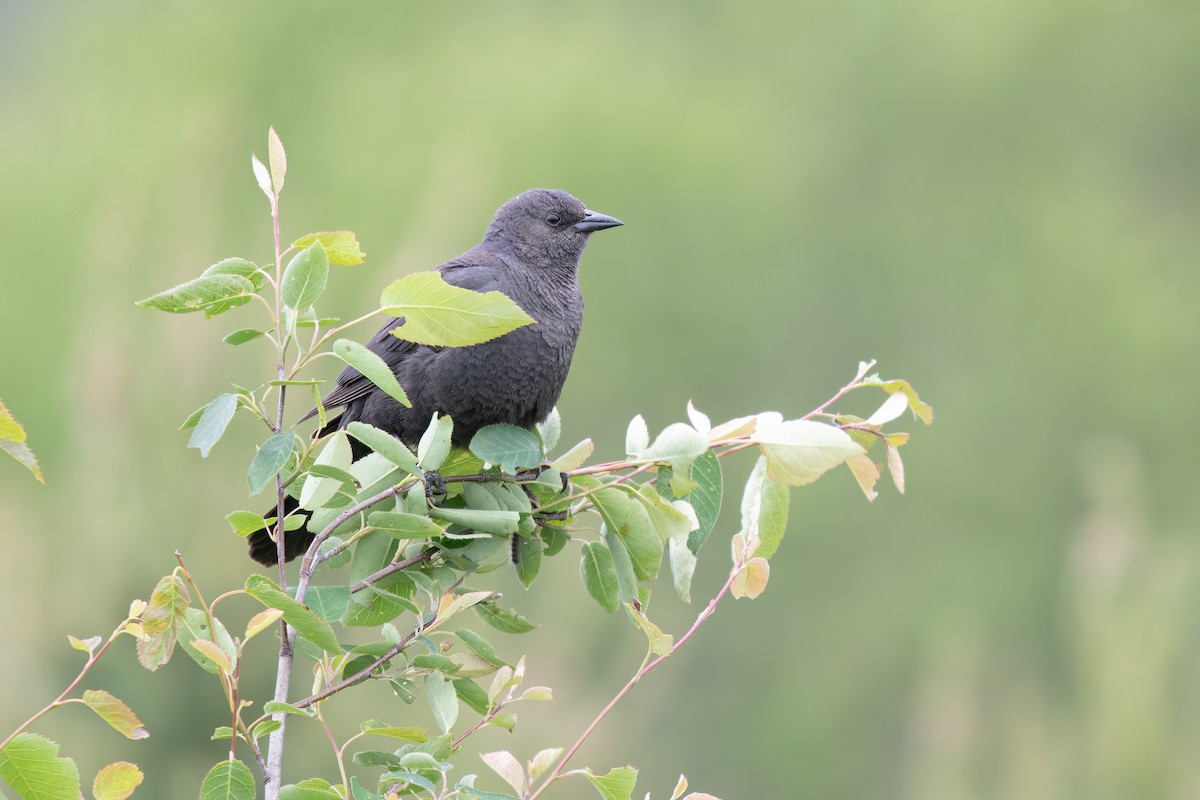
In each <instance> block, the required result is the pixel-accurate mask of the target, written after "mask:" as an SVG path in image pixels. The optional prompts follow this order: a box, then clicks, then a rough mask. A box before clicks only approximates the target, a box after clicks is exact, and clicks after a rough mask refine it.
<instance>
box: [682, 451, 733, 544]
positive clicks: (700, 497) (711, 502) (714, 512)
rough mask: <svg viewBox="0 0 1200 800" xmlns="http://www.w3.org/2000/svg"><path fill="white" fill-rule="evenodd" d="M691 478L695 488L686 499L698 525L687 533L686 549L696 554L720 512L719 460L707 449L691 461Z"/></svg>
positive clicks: (720, 482) (721, 483)
mask: <svg viewBox="0 0 1200 800" xmlns="http://www.w3.org/2000/svg"><path fill="white" fill-rule="evenodd" d="M692 480H694V481H695V482H696V488H695V489H692V491H691V492H689V493H688V495H687V500H688V502H689V503H691V504H692V509H693V510H695V512H696V519H697V520H698V521H699V522H700V527H699V528H697V529H696V530H694V531H692V532H691V533H689V534H688V549H689V550H691V551H692V552H693V553H695V554H696V555H699V554H700V548H701V547H703V546H704V543H705V542H706V541H708V536H709V534H710V533H712V529H713V526H714V525H716V524H717V517H719V516H720V514H721V493H722V492H723V491H724V484H723V480H722V476H721V461H720V460H719V459H718V458H717V455H716V453H714V452H713V451H711V450H709V451H707V452H705V453H704V454H702V455H701V456H699V457H698V458H697V459H696V460H695V461H693V462H692Z"/></svg>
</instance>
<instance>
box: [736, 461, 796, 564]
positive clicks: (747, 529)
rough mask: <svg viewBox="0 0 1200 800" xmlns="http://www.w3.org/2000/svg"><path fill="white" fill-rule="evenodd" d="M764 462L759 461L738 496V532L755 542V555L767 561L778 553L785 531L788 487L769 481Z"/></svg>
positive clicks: (788, 497) (789, 497) (788, 499)
mask: <svg viewBox="0 0 1200 800" xmlns="http://www.w3.org/2000/svg"><path fill="white" fill-rule="evenodd" d="M767 473H768V468H767V460H766V459H765V458H761V457H760V458H759V459H758V462H757V463H756V464H755V465H754V469H753V470H752V471H751V472H750V477H749V478H747V479H746V487H745V489H744V491H743V492H742V531H743V532H744V533H745V535H746V536H747V537H748V538H749V539H751V540H755V541H757V542H758V544H757V546H756V550H755V552H756V553H757V554H758V555H759V556H761V557H763V558H770V557H771V556H772V555H774V554H775V551H776V550H777V549H779V543H780V542H781V541H782V540H783V534H784V532H785V530H786V528H787V517H788V504H789V502H790V499H791V493H790V492H789V491H788V487H787V486H784V485H783V484H781V483H778V482H776V481H773V480H771V478H770V477H769V476H768V474H767Z"/></svg>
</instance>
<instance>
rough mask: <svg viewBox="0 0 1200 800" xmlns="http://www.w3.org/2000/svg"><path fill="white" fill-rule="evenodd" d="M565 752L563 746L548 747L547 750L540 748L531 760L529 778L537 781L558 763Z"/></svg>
mask: <svg viewBox="0 0 1200 800" xmlns="http://www.w3.org/2000/svg"><path fill="white" fill-rule="evenodd" d="M562 754H563V748H561V747H548V748H546V749H545V750H539V751H538V753H537V755H535V756H534V757H533V758H532V759H530V761H529V780H531V781H536V780H537V779H538V778H540V777H542V775H543V774H544V773H545V772H546V770H548V769H550V768H551V767H553V766H554V765H555V764H557V763H558V759H559V758H560V757H561V756H562Z"/></svg>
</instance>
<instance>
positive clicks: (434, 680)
mask: <svg viewBox="0 0 1200 800" xmlns="http://www.w3.org/2000/svg"><path fill="white" fill-rule="evenodd" d="M425 695H426V697H427V698H428V699H429V706H430V707H431V708H432V709H433V718H434V721H435V722H436V723H437V726H438V729H439V730H441V732H442V733H449V732H450V729H451V728H453V727H454V723H455V721H457V720H458V709H459V705H458V693H457V692H455V691H454V684H453V683H451V681H450V679H449V678H447V677H446V676H445V675H443V674H442V673H441V672H436V671H435V672H431V673H429V675H427V676H426V677H425Z"/></svg>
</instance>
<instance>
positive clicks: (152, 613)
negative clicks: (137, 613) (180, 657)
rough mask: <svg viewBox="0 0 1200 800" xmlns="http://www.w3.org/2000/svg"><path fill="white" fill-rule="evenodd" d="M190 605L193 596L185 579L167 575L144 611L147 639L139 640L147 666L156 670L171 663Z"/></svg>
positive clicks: (141, 657) (143, 664) (138, 649)
mask: <svg viewBox="0 0 1200 800" xmlns="http://www.w3.org/2000/svg"><path fill="white" fill-rule="evenodd" d="M190 604H191V597H189V596H188V592H187V587H186V586H184V584H183V579H182V578H180V577H179V576H178V575H167V576H165V577H163V578H162V579H160V580H159V582H158V584H157V585H156V586H155V587H154V592H153V593H151V595H150V602H149V604H147V606H146V609H145V610H144V611H143V612H142V631H143V632H144V633H145V634H146V638H144V639H138V643H137V653H138V660H139V661H140V662H141V663H142V666H143V667H145V668H146V669H148V670H150V671H154V670H156V669H158V668H159V667H161V666H162V665H163V664H166V663H167V662H168V661H170V660H171V653H172V652H174V650H175V641H176V637H177V635H178V626H179V624H180V622H181V621H182V620H183V617H184V614H185V613H186V611H187V607H188V605H190Z"/></svg>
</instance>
